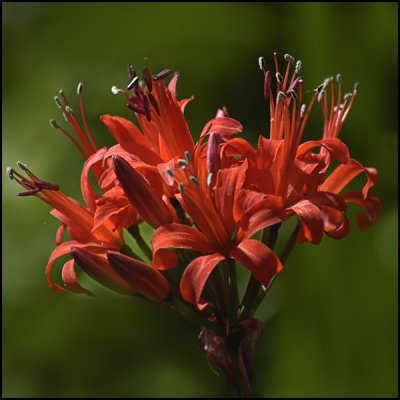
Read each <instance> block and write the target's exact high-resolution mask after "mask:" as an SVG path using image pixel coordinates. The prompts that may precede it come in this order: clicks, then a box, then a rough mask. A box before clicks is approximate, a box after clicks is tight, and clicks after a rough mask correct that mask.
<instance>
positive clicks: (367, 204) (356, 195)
mask: <svg viewBox="0 0 400 400" xmlns="http://www.w3.org/2000/svg"><path fill="white" fill-rule="evenodd" d="M342 198H343V200H344V201H345V202H346V203H355V204H358V205H360V206H361V207H363V208H364V209H365V211H366V213H364V212H362V213H361V214H359V215H358V217H357V223H358V226H359V227H360V229H362V230H364V229H366V228H367V227H368V226H369V225H371V224H375V223H376V222H377V221H378V220H379V219H380V217H381V216H382V214H383V208H382V204H381V202H380V200H379V199H378V198H377V197H376V196H373V195H372V194H369V195H368V197H367V198H366V199H364V196H363V195H362V193H361V192H347V193H344V194H343V195H342Z"/></svg>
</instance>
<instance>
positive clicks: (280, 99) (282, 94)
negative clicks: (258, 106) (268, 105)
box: [276, 92, 287, 104]
mask: <svg viewBox="0 0 400 400" xmlns="http://www.w3.org/2000/svg"><path fill="white" fill-rule="evenodd" d="M286 98H287V96H286V94H285V93H283V92H278V96H277V98H276V102H277V103H278V104H279V103H281V102H282V101H284V100H285V99H286Z"/></svg>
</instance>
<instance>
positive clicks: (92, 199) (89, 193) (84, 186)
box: [81, 147, 107, 212]
mask: <svg viewBox="0 0 400 400" xmlns="http://www.w3.org/2000/svg"><path fill="white" fill-rule="evenodd" d="M106 153H107V148H105V147H104V148H102V149H100V150H98V151H97V152H96V153H94V154H92V155H91V156H90V157H89V158H88V159H87V160H86V162H85V165H84V166H83V170H82V174H81V190H82V196H83V200H85V203H86V204H87V206H88V208H89V210H90V211H92V212H94V210H95V209H96V200H97V199H98V198H99V197H100V195H99V194H97V193H96V192H95V191H94V189H93V187H92V185H91V183H90V179H89V172H90V170H91V168H92V167H94V166H95V165H96V164H99V163H101V162H102V161H103V158H104V156H105V154H106Z"/></svg>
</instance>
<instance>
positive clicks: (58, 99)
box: [54, 96, 64, 110]
mask: <svg viewBox="0 0 400 400" xmlns="http://www.w3.org/2000/svg"><path fill="white" fill-rule="evenodd" d="M54 102H55V103H56V106H57V107H58V108H59V109H60V110H62V109H63V108H64V105H63V103H62V102H61V100H60V98H59V97H58V96H54Z"/></svg>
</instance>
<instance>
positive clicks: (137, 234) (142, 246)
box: [128, 225, 153, 261]
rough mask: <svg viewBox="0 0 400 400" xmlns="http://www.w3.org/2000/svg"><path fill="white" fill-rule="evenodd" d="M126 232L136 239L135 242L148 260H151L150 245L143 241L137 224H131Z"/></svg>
mask: <svg viewBox="0 0 400 400" xmlns="http://www.w3.org/2000/svg"><path fill="white" fill-rule="evenodd" d="M128 232H129V233H130V234H131V235H132V236H133V238H134V239H135V240H136V243H137V244H138V246H139V247H140V250H142V251H143V253H144V254H145V256H146V257H147V258H148V260H149V261H151V260H152V259H153V252H152V250H151V248H150V246H149V245H148V244H147V243H146V242H145V240H144V239H143V237H142V235H141V234H140V230H139V225H133V226H131V227H130V228H128Z"/></svg>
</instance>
